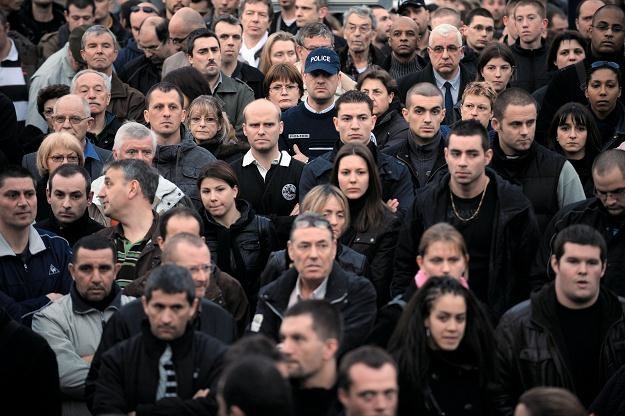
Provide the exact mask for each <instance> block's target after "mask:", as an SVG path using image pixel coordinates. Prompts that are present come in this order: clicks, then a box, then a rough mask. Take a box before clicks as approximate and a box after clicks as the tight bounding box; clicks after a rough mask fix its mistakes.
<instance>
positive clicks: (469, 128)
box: [447, 119, 490, 152]
mask: <svg viewBox="0 0 625 416" xmlns="http://www.w3.org/2000/svg"><path fill="white" fill-rule="evenodd" d="M451 136H460V137H467V136H480V139H481V143H482V150H484V152H486V151H487V150H488V149H490V140H488V132H487V131H486V129H485V128H484V126H483V125H482V123H480V122H479V121H477V120H473V119H471V120H461V121H459V122H458V123H456V124H455V125H454V127H453V128H452V129H451V132H450V133H449V139H447V141H448V142H449V140H450V139H451Z"/></svg>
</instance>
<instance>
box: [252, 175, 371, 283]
mask: <svg viewBox="0 0 625 416" xmlns="http://www.w3.org/2000/svg"><path fill="white" fill-rule="evenodd" d="M300 211H301V212H316V213H318V214H321V215H323V216H324V218H325V219H327V220H328V222H329V223H330V225H331V226H332V232H333V234H334V238H335V239H336V240H337V241H340V240H339V239H340V237H341V235H342V234H343V232H344V231H345V229H346V228H347V227H348V226H349V204H348V202H347V198H345V195H343V193H342V192H341V190H340V189H338V188H337V187H336V186H333V185H330V184H323V185H317V186H315V187H314V188H312V189H311V190H310V191H308V193H307V194H306V196H305V197H304V200H303V201H302V204H301V205H300ZM336 262H337V263H338V264H339V265H340V266H341V267H342V268H343V270H345V271H348V272H352V273H354V274H356V275H358V276H363V277H368V273H369V266H368V264H367V258H366V257H365V256H364V255H363V254H360V253H358V252H356V251H354V250H352V249H351V248H349V247H347V246H346V245H344V244H340V243H339V244H337V246H336ZM290 266H291V259H290V258H289V253H288V251H287V250H279V251H274V252H273V253H271V255H270V256H269V260H268V261H267V266H266V267H265V270H263V273H262V274H261V277H260V284H261V286H264V285H266V284H268V283H271V282H273V281H274V280H276V279H277V278H278V277H279V276H280V275H281V274H282V273H284V272H285V271H286V270H288V269H289V267H290Z"/></svg>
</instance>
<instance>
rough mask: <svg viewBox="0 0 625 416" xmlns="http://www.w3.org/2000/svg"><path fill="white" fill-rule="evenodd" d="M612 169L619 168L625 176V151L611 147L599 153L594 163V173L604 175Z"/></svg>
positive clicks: (624, 176)
mask: <svg viewBox="0 0 625 416" xmlns="http://www.w3.org/2000/svg"><path fill="white" fill-rule="evenodd" d="M612 169H618V170H619V171H620V172H621V175H623V178H625V151H623V150H620V149H610V150H606V151H605V152H601V153H599V155H598V156H597V157H596V158H595V161H594V162H593V164H592V173H593V175H595V174H596V175H599V176H604V175H606V174H608V173H609V172H610V171H611V170H612Z"/></svg>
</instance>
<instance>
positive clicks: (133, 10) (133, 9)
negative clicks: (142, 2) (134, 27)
mask: <svg viewBox="0 0 625 416" xmlns="http://www.w3.org/2000/svg"><path fill="white" fill-rule="evenodd" d="M138 11H142V12H143V13H154V14H158V11H157V10H156V9H153V8H151V7H148V6H141V7H139V6H132V7H131V8H130V13H136V12H138Z"/></svg>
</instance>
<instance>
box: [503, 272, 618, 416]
mask: <svg viewBox="0 0 625 416" xmlns="http://www.w3.org/2000/svg"><path fill="white" fill-rule="evenodd" d="M556 302H557V300H556V294H555V288H554V284H550V285H548V286H545V287H544V288H543V289H542V290H541V291H540V292H538V293H535V294H534V295H532V298H531V300H526V301H525V302H523V303H520V304H518V305H516V306H515V307H514V308H512V309H510V310H509V311H508V312H506V314H505V315H504V316H503V317H502V318H501V322H500V323H499V326H498V327H497V331H496V339H497V343H498V345H497V352H496V354H497V355H496V365H495V369H496V376H495V380H494V383H493V385H492V394H493V400H494V403H495V406H496V408H497V411H498V414H501V415H512V412H513V410H514V406H515V405H516V403H517V400H518V398H519V396H520V395H521V394H522V393H523V392H524V391H526V390H528V389H530V388H532V387H535V386H554V387H562V388H565V389H567V390H570V391H571V392H573V393H574V394H575V392H576V388H575V385H574V382H573V378H572V375H571V373H570V371H569V369H568V366H569V365H571V364H572V363H570V362H568V360H565V352H564V351H562V349H561V346H562V345H564V344H563V343H564V340H563V335H562V332H561V329H560V327H559V325H558V322H559V320H558V317H557V312H556V306H557V305H556ZM598 302H601V303H600V305H601V309H600V314H601V320H600V322H601V323H602V324H601V328H600V332H601V347H600V355H599V368H597V371H598V374H599V383H600V385H603V384H605V382H606V381H607V380H608V379H609V378H610V377H611V376H612V374H614V373H615V372H616V370H618V369H619V367H620V366H621V365H623V364H624V363H625V318H624V314H625V300H623V299H619V298H617V297H616V296H615V295H614V294H613V293H611V292H610V291H609V290H606V289H603V288H601V289H600V292H599V300H598Z"/></svg>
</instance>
